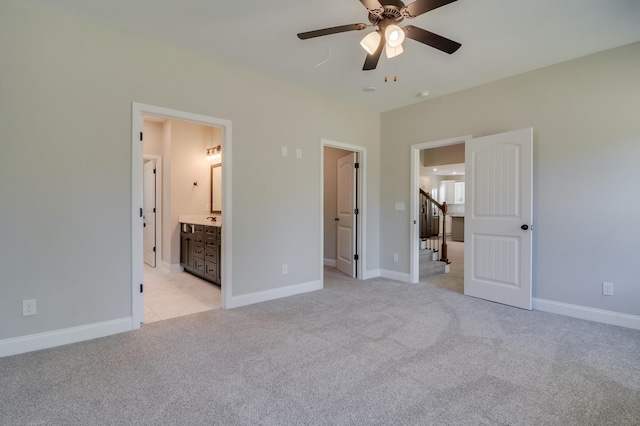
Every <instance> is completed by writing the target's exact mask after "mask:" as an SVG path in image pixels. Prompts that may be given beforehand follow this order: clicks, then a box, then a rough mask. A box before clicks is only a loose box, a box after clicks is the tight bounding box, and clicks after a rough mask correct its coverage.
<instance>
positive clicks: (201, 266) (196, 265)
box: [193, 257, 204, 274]
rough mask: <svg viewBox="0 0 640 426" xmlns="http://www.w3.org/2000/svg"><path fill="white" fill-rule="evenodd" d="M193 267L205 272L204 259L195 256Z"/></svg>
mask: <svg viewBox="0 0 640 426" xmlns="http://www.w3.org/2000/svg"><path fill="white" fill-rule="evenodd" d="M193 269H194V270H196V271H198V272H201V273H203V274H204V259H199V258H197V257H194V258H193Z"/></svg>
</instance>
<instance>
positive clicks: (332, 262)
mask: <svg viewBox="0 0 640 426" xmlns="http://www.w3.org/2000/svg"><path fill="white" fill-rule="evenodd" d="M336 263H337V262H336V260H335V259H324V266H331V267H332V268H335V267H336Z"/></svg>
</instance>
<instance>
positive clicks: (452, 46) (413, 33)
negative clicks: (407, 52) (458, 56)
mask: <svg viewBox="0 0 640 426" xmlns="http://www.w3.org/2000/svg"><path fill="white" fill-rule="evenodd" d="M403 29H404V33H405V35H406V37H408V38H410V39H413V40H415V41H419V42H420V43H424V44H426V45H428V46H431V47H435V48H436V49H438V50H442V51H443V52H445V53H448V54H452V53H453V52H455V51H456V50H458V49H459V48H460V46H462V45H461V44H460V43H458V42H456V41H453V40H449V39H448V38H445V37H442V36H441V35H438V34H434V33H432V32H430V31H427V30H423V29H422V28H418V27H414V26H413V25H407V26H406V27H404V28H403Z"/></svg>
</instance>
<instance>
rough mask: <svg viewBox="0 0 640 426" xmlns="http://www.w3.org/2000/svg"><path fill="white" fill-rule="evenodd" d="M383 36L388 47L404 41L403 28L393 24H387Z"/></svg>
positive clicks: (396, 45) (398, 44)
mask: <svg viewBox="0 0 640 426" xmlns="http://www.w3.org/2000/svg"><path fill="white" fill-rule="evenodd" d="M384 38H385V40H387V45H388V46H390V47H398V46H400V45H402V42H403V41H404V30H403V29H402V28H400V27H399V26H397V25H395V24H391V25H388V26H387V28H385V29H384Z"/></svg>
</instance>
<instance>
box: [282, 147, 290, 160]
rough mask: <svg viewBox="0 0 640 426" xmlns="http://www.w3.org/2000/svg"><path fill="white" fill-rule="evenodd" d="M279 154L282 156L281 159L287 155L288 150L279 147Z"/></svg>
mask: <svg viewBox="0 0 640 426" xmlns="http://www.w3.org/2000/svg"><path fill="white" fill-rule="evenodd" d="M280 154H282V156H283V157H286V156H287V155H289V150H288V149H287V147H286V146H281V147H280Z"/></svg>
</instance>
